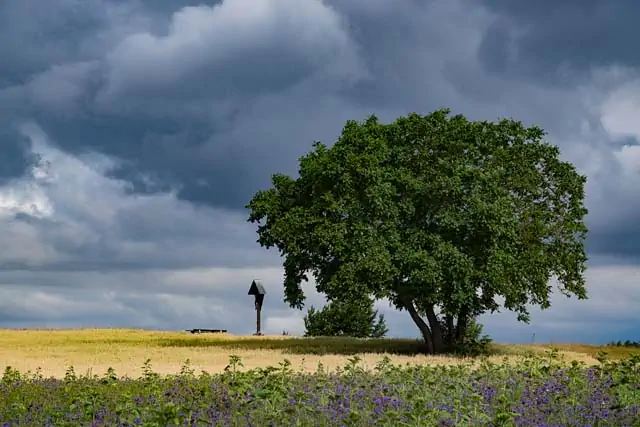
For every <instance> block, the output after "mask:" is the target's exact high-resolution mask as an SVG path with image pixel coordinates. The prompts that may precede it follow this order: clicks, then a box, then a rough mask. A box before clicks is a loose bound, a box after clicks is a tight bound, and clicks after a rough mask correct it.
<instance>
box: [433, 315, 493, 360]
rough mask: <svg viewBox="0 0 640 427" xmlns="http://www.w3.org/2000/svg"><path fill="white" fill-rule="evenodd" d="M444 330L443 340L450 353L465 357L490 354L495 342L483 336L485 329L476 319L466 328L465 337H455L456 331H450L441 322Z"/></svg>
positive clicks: (444, 323)
mask: <svg viewBox="0 0 640 427" xmlns="http://www.w3.org/2000/svg"><path fill="white" fill-rule="evenodd" d="M440 327H441V328H442V335H443V340H444V342H445V344H446V345H447V347H446V348H445V349H446V350H447V351H448V352H450V353H453V354H459V355H464V356H480V355H485V354H488V353H489V352H490V346H491V344H492V343H493V340H492V339H491V338H490V337H489V336H488V335H485V334H483V333H482V332H483V329H484V327H483V326H482V324H481V323H479V322H478V321H477V320H476V319H471V320H470V321H469V323H468V325H467V327H466V328H465V333H464V335H463V336H461V337H458V338H457V339H456V338H455V337H454V336H455V334H456V329H455V328H454V329H450V328H449V325H447V323H446V322H445V321H441V322H440Z"/></svg>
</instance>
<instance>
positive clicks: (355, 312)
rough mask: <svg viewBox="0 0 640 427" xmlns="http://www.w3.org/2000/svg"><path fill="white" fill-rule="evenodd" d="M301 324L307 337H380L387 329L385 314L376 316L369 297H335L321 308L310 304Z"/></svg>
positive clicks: (372, 302)
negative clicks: (347, 299)
mask: <svg viewBox="0 0 640 427" xmlns="http://www.w3.org/2000/svg"><path fill="white" fill-rule="evenodd" d="M376 318H377V320H376ZM304 327H305V336H308V337H318V336H325V337H329V336H348V337H356V338H382V337H384V336H385V335H386V334H387V332H389V329H388V328H387V325H386V322H385V320H384V315H382V314H380V315H378V310H375V309H374V301H373V300H371V299H359V300H357V301H340V300H334V301H331V302H329V303H328V304H327V305H325V306H324V307H322V309H320V310H316V309H315V308H314V307H313V306H311V307H309V310H308V311H307V315H306V316H305V317H304Z"/></svg>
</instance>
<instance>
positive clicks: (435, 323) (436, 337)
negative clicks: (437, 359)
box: [427, 306, 444, 354]
mask: <svg viewBox="0 0 640 427" xmlns="http://www.w3.org/2000/svg"><path fill="white" fill-rule="evenodd" d="M427 320H428V321H429V326H431V337H432V339H433V353H434V354H439V353H442V352H443V351H444V342H443V340H442V328H441V327H440V322H439V320H438V316H436V312H435V310H434V309H433V306H430V307H427Z"/></svg>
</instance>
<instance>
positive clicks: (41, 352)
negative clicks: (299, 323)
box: [0, 329, 616, 378]
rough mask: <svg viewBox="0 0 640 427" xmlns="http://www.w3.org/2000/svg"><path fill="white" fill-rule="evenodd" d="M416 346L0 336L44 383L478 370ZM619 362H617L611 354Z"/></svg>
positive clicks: (224, 337) (577, 352)
mask: <svg viewBox="0 0 640 427" xmlns="http://www.w3.org/2000/svg"><path fill="white" fill-rule="evenodd" d="M555 347H557V348H558V349H559V350H560V356H561V357H562V358H564V359H566V360H578V361H583V362H585V363H587V364H595V363H597V361H596V359H595V355H596V354H597V352H598V351H599V350H600V347H595V346H584V345H556V346H555ZM494 349H495V351H494V353H495V355H493V356H490V357H489V360H492V361H494V362H501V363H502V362H503V361H504V362H505V363H510V362H512V361H517V360H519V359H520V358H521V357H522V355H523V354H525V353H527V352H541V353H542V352H544V351H545V350H547V349H548V346H541V345H538V346H523V345H506V344H496V345H494ZM418 350H419V342H418V341H417V340H410V339H370V340H363V339H353V338H294V337H283V336H262V337H253V336H234V335H230V334H195V335H194V334H190V333H187V332H159V331H145V330H135V329H77V330H0V366H2V367H3V368H4V367H7V366H11V367H12V368H14V369H18V370H19V371H21V372H28V371H32V372H35V371H36V370H40V371H41V373H42V374H43V375H45V376H53V377H56V378H60V377H63V376H64V374H65V372H66V370H67V368H69V367H70V366H72V367H73V368H74V370H75V372H76V373H78V374H90V375H94V374H95V375H102V374H104V373H105V372H106V371H107V370H108V368H110V367H111V368H113V369H114V370H115V372H116V373H117V374H118V375H120V376H129V377H138V376H140V375H141V373H142V366H143V365H144V363H145V361H147V360H148V359H150V361H151V362H150V363H151V369H152V370H153V371H154V372H157V373H159V374H176V373H178V372H179V371H180V369H181V367H182V366H183V365H184V363H185V361H186V360H189V364H190V366H191V367H192V368H193V369H195V370H196V372H199V371H206V372H209V373H217V372H221V371H223V370H224V368H225V367H226V366H227V365H228V363H229V357H230V356H231V355H237V356H239V357H240V358H241V360H242V363H243V364H244V368H245V369H251V368H257V367H267V366H277V365H278V363H280V362H282V361H283V360H284V359H288V360H289V361H290V362H291V364H292V368H293V369H295V370H301V371H307V372H309V371H315V370H316V368H317V366H318V363H319V362H321V363H322V365H323V366H324V367H325V369H329V370H334V369H335V368H336V367H340V366H344V365H345V364H346V363H347V362H348V359H349V358H351V357H353V356H354V355H357V356H358V357H359V358H360V359H361V366H363V367H364V368H365V369H372V368H374V367H375V365H376V364H377V363H378V362H379V361H381V360H382V359H383V358H384V357H385V356H387V357H389V358H390V359H391V361H392V362H393V363H396V364H454V363H461V362H468V363H473V361H470V360H469V359H467V360H465V359H461V358H456V357H450V356H449V357H447V356H426V355H422V354H418ZM614 356H616V355H615V354H614Z"/></svg>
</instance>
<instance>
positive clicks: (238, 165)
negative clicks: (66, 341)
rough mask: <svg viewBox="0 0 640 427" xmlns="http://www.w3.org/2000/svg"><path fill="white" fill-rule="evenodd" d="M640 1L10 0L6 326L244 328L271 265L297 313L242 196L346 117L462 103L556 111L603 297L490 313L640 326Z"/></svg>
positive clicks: (559, 299) (492, 112)
mask: <svg viewBox="0 0 640 427" xmlns="http://www.w3.org/2000/svg"><path fill="white" fill-rule="evenodd" d="M638 19H640V3H639V2H637V1H631V0H618V1H615V2H610V1H606V0H565V1H562V2H558V1H550V0H540V1H537V2H521V1H520V2H516V1H512V0H481V1H478V0H475V1H471V0H447V1H436V0H431V1H429V0H397V1H389V0H385V1H382V0H351V1H338V0H325V1H319V0H225V1H223V2H219V1H218V2H202V1H191V0H189V1H187V0H184V1H178V0H48V1H41V0H20V1H3V2H0V58H1V60H0V236H1V238H2V240H1V242H2V244H1V250H0V327H27V328H28V327H141V328H152V329H173V330H179V329H186V328H197V327H209V328H225V329H228V330H229V331H230V332H234V333H250V332H252V331H253V329H254V326H255V325H254V322H253V318H254V311H253V304H252V299H251V297H249V296H247V290H248V287H249V284H250V283H251V280H252V279H254V278H259V279H262V281H263V283H264V285H265V287H266V289H267V292H268V295H267V297H266V300H265V308H264V311H263V316H264V318H263V325H264V330H265V332H267V333H280V332H282V330H283V329H286V330H287V331H289V332H291V333H292V334H297V333H301V332H302V330H303V325H302V321H301V318H302V316H303V312H300V311H296V310H293V309H290V308H288V306H286V305H285V304H284V303H283V301H282V298H283V295H282V294H283V292H282V271H281V268H280V258H279V256H278V254H277V253H275V252H268V251H266V250H264V249H262V248H261V247H260V246H259V245H258V244H257V243H256V242H255V240H256V234H255V228H254V226H252V225H251V224H249V223H247V222H246V219H247V212H246V210H245V209H244V205H245V204H246V203H247V202H248V201H249V199H250V198H251V196H252V195H253V194H254V193H255V192H256V191H257V190H259V189H263V188H266V187H267V186H268V185H269V177H270V175H271V174H272V173H274V172H283V173H289V174H295V172H296V170H297V159H298V158H299V157H300V156H301V155H303V154H305V153H306V152H308V151H309V150H310V148H311V144H312V142H313V141H315V140H321V141H323V142H325V143H327V144H332V143H333V142H334V141H335V139H336V137H337V136H338V135H339V133H340V131H341V129H342V126H343V125H344V122H345V121H346V120H350V119H356V120H362V119H364V118H366V117H367V116H368V115H370V114H376V115H377V116H378V117H379V118H380V119H381V120H382V121H385V122H388V121H391V120H393V119H395V118H396V117H398V116H401V115H405V114H407V113H409V112H418V113H422V114H426V113H428V112H430V111H433V110H434V109H437V108H441V107H448V108H451V109H452V110H453V112H454V113H462V114H465V115H466V116H467V117H469V118H471V119H482V120H484V119H487V120H495V119H498V118H501V117H512V118H514V119H517V120H522V121H523V122H524V123H525V124H527V125H532V124H536V125H539V126H541V127H542V128H544V129H545V130H546V131H547V132H548V137H547V139H548V140H549V141H550V142H552V143H554V144H557V145H559V146H560V148H561V150H562V157H563V159H564V160H568V161H571V162H573V163H574V164H576V166H577V167H578V169H579V171H580V172H581V173H584V174H586V175H587V177H588V184H587V201H586V203H587V207H588V208H589V210H590V214H589V216H588V225H589V228H590V235H589V240H588V251H589V257H590V261H589V269H588V271H587V274H586V277H587V282H588V291H589V294H590V296H591V299H590V300H589V301H586V302H584V301H580V302H578V301H576V300H574V299H569V300H568V299H566V298H565V297H563V296H561V295H557V296H556V297H554V298H553V307H552V308H551V309H549V310H547V311H545V312H540V311H537V310H534V311H533V320H532V322H531V324H530V325H523V324H518V323H516V321H515V316H513V315H511V314H509V313H501V314H499V315H492V316H487V317H483V318H482V322H483V323H484V324H485V329H486V332H488V333H489V334H491V335H492V336H493V337H494V338H495V339H497V340H499V341H512V342H529V341H531V339H532V336H533V334H535V337H536V338H535V339H536V341H583V342H593V343H599V342H607V341H610V340H617V339H623V340H624V339H632V340H640V335H639V333H640V286H639V283H640V223H639V222H638V221H637V219H636V218H637V217H638V216H639V215H640V200H639V197H638V196H639V195H640V141H639V139H638V138H640V117H639V113H640V51H638V49H637V44H636V42H635V41H636V40H637V39H638V38H639V37H640V30H639V29H638V27H637V25H636V24H637V22H638ZM306 289H307V290H308V300H307V303H308V304H309V305H310V304H314V305H316V306H318V305H322V304H323V301H324V300H323V298H322V296H319V295H317V294H315V293H314V292H313V286H312V285H309V286H307V287H306ZM378 307H379V309H380V310H381V312H382V313H384V314H385V316H386V317H387V321H388V324H389V326H390V329H391V331H390V335H392V336H405V337H417V336H418V331H417V329H416V328H415V326H414V325H413V324H412V322H411V320H410V318H409V316H408V315H407V314H406V313H404V312H396V311H394V310H392V309H391V308H389V307H388V305H387V304H385V303H384V302H380V303H379V304H378Z"/></svg>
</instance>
